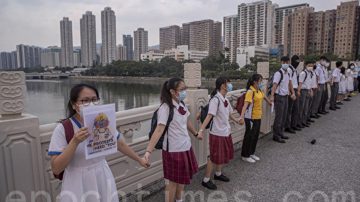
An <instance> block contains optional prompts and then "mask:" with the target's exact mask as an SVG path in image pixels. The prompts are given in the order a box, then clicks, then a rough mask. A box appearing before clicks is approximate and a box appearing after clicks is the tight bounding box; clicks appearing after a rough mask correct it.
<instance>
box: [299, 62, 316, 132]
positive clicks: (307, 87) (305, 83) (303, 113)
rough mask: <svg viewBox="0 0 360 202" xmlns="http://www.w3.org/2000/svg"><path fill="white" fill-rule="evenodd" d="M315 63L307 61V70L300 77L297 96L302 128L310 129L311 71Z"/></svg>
mask: <svg viewBox="0 0 360 202" xmlns="http://www.w3.org/2000/svg"><path fill="white" fill-rule="evenodd" d="M313 66H314V62H313V61H305V68H304V70H303V71H302V72H301V73H300V75H299V87H298V90H297V96H298V97H299V98H300V99H299V124H300V127H310V123H309V122H308V112H309V101H310V95H311V91H312V89H311V70H312V69H313Z"/></svg>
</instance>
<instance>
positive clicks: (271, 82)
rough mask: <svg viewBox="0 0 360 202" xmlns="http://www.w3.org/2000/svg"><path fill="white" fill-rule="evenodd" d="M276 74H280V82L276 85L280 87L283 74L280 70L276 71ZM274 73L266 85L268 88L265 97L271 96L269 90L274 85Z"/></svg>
mask: <svg viewBox="0 0 360 202" xmlns="http://www.w3.org/2000/svg"><path fill="white" fill-rule="evenodd" d="M276 72H279V73H280V80H279V83H278V85H280V83H281V82H282V80H283V79H284V74H283V72H282V71H281V70H278V71H276ZM276 72H275V73H274V74H273V75H272V76H271V77H270V79H269V83H268V86H267V96H270V95H271V90H272V87H273V85H274V83H273V82H274V76H275V74H276Z"/></svg>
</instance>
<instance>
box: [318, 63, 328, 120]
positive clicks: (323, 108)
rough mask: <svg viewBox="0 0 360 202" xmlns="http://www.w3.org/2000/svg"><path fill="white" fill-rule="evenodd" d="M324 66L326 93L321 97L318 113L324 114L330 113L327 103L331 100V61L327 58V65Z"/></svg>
mask: <svg viewBox="0 0 360 202" xmlns="http://www.w3.org/2000/svg"><path fill="white" fill-rule="evenodd" d="M322 68H323V71H324V76H325V85H324V93H323V95H322V98H321V102H320V106H319V110H318V113H319V114H322V115H324V114H327V113H329V112H328V111H326V104H327V102H328V100H329V92H328V87H329V83H330V77H329V70H330V61H329V60H328V59H326V63H325V66H323V65H322Z"/></svg>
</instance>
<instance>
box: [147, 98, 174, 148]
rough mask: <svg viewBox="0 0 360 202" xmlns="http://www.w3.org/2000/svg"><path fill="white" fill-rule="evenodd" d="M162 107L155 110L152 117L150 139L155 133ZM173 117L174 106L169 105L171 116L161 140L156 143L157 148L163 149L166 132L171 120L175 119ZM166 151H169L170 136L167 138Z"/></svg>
mask: <svg viewBox="0 0 360 202" xmlns="http://www.w3.org/2000/svg"><path fill="white" fill-rule="evenodd" d="M161 105H162V104H161ZM161 105H160V107H161ZM160 107H159V108H158V109H157V110H156V111H155V112H154V114H153V116H152V118H151V129H150V132H149V140H150V139H151V137H152V135H153V133H154V131H155V129H156V127H157V122H158V111H159V109H160ZM173 118H174V108H173V107H171V108H170V107H169V117H168V120H167V122H166V126H165V129H164V132H163V133H162V135H161V137H160V139H159V141H158V142H157V143H156V145H155V149H162V148H163V142H164V138H165V134H166V132H167V131H168V129H169V125H170V123H171V121H172V120H173ZM166 151H169V138H167V144H166Z"/></svg>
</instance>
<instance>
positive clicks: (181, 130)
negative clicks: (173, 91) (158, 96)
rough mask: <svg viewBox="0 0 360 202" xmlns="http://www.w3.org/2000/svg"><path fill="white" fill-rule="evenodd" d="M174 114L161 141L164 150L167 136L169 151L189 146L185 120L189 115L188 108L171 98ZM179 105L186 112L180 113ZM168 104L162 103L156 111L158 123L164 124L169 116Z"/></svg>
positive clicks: (186, 149) (185, 149)
mask: <svg viewBox="0 0 360 202" xmlns="http://www.w3.org/2000/svg"><path fill="white" fill-rule="evenodd" d="M173 105H174V106H175V107H174V116H173V119H172V121H171V122H170V125H169V128H168V131H167V133H166V134H165V138H164V142H163V150H165V151H166V146H167V138H169V152H183V151H188V150H190V148H191V139H190V136H189V132H188V129H187V120H188V117H189V116H190V112H189V109H188V108H187V107H186V106H185V105H184V104H182V103H177V102H176V101H175V100H173ZM180 106H182V107H183V108H184V110H185V111H186V113H185V114H184V115H182V114H180V112H179V111H178V110H179V108H180ZM169 109H170V108H169V105H168V104H166V103H163V104H162V105H161V106H160V108H159V111H158V125H159V124H162V125H166V123H167V121H168V118H169Z"/></svg>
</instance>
